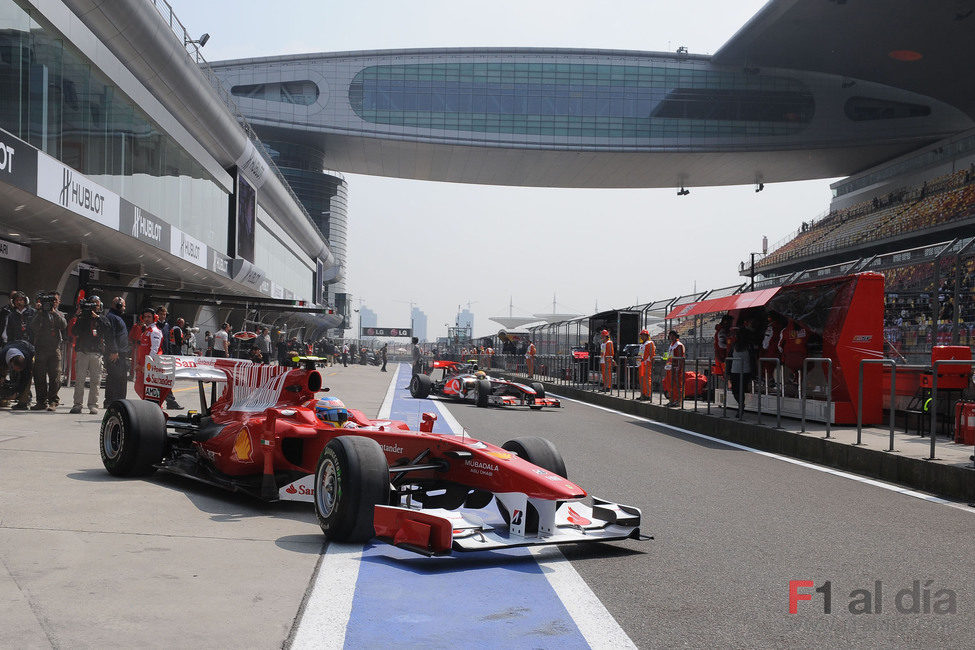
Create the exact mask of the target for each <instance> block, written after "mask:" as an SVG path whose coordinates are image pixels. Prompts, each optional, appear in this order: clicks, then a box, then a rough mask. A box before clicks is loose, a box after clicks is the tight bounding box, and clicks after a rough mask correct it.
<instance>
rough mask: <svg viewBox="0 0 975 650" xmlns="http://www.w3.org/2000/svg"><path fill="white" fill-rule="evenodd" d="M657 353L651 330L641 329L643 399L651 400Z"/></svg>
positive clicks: (641, 393) (641, 396)
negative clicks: (654, 362) (652, 373)
mask: <svg viewBox="0 0 975 650" xmlns="http://www.w3.org/2000/svg"><path fill="white" fill-rule="evenodd" d="M656 354H657V346H656V344H654V342H653V341H651V340H650V332H648V331H647V330H641V331H640V397H638V398H637V399H639V400H641V401H644V402H646V401H649V400H650V375H651V372H652V370H653V358H654V356H656Z"/></svg>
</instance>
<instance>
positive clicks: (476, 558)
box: [345, 364, 589, 649]
mask: <svg viewBox="0 0 975 650" xmlns="http://www.w3.org/2000/svg"><path fill="white" fill-rule="evenodd" d="M409 381H410V367H409V366H408V365H406V364H400V371H399V373H398V376H397V382H396V389H395V392H394V396H393V403H392V408H391V411H390V418H392V419H397V420H403V421H404V422H407V423H408V424H409V425H410V428H414V427H418V425H419V421H420V417H421V414H422V413H423V412H424V411H432V412H435V413H438V412H440V410H441V409H442V408H443V407H442V406H441V405H440V404H436V403H435V402H434V401H432V400H428V399H423V400H418V399H413V398H412V397H411V396H410V393H409V390H408V388H409ZM438 407H439V408H438ZM445 420H446V418H443V417H441V418H438V420H437V422H436V423H435V425H434V431H435V432H437V433H454V432H453V431H452V430H451V429H450V426H449V424H448V423H447V422H446V421H445ZM477 514H478V515H479V516H480V517H482V518H484V519H485V520H486V521H487V522H488V523H494V522H499V523H500V521H501V520H500V515H498V513H497V509H496V508H495V506H494V505H493V504H492V505H491V506H489V507H488V508H486V509H484V510H479V511H477ZM542 571H543V570H542V567H540V566H539V564H538V562H537V561H536V560H535V558H534V557H533V556H532V555H531V553H530V552H529V551H528V550H527V549H525V548H515V549H507V550H504V551H492V552H484V553H458V554H455V555H452V556H449V557H443V558H427V557H423V556H420V555H417V554H415V553H410V552H408V551H404V550H401V549H398V548H396V547H394V546H390V545H388V544H370V545H367V546H366V548H365V549H364V550H363V553H362V560H361V565H360V567H359V575H358V579H357V582H356V588H355V594H354V596H353V601H352V612H351V616H350V619H349V623H348V627H347V628H346V636H345V647H346V648H363V647H383V646H388V645H390V644H391V643H393V644H396V645H399V646H406V647H421V646H422V647H433V648H443V647H451V648H453V647H465V648H496V647H500V646H514V647H532V648H560V649H565V648H588V647H589V644H588V643H586V640H585V638H584V637H583V635H582V633H581V632H580V631H579V628H578V626H577V625H576V624H575V622H574V621H573V620H572V617H571V616H570V614H569V612H568V611H566V608H565V606H564V605H563V604H562V601H561V600H560V599H559V596H558V595H557V594H556V593H555V590H554V589H553V588H552V586H551V584H550V583H549V581H548V579H547V578H546V577H545V575H544V573H543V572H542Z"/></svg>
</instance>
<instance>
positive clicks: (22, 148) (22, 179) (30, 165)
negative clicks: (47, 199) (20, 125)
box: [0, 129, 37, 194]
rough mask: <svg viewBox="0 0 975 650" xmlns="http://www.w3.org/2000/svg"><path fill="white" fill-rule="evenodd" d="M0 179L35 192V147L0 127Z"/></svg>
mask: <svg viewBox="0 0 975 650" xmlns="http://www.w3.org/2000/svg"><path fill="white" fill-rule="evenodd" d="M0 180H2V181H3V182H4V183H10V184H11V185H13V186H15V187H19V188H20V189H22V190H24V191H26V192H30V193H31V194H37V149H35V148H34V147H32V146H30V145H29V144H27V143H26V142H24V141H23V140H21V139H20V138H18V137H16V136H14V135H11V134H10V133H7V132H6V131H4V130H3V129H0Z"/></svg>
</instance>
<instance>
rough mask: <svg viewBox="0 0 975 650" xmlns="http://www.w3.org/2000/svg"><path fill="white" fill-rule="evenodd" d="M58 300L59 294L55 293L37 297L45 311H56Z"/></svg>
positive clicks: (47, 292) (48, 292) (46, 293)
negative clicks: (55, 306)
mask: <svg viewBox="0 0 975 650" xmlns="http://www.w3.org/2000/svg"><path fill="white" fill-rule="evenodd" d="M57 299H58V294H56V293H54V292H53V291H46V292H44V293H42V294H40V295H39V296H37V302H38V303H39V304H40V306H41V309H42V310H43V311H54V303H55V302H56V301H57Z"/></svg>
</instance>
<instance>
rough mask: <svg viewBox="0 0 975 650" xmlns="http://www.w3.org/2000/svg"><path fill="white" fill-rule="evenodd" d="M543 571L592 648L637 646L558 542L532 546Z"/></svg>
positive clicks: (532, 550) (530, 549)
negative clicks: (556, 544) (553, 544)
mask: <svg viewBox="0 0 975 650" xmlns="http://www.w3.org/2000/svg"><path fill="white" fill-rule="evenodd" d="M528 550H529V551H531V554H532V555H533V556H534V557H535V561H536V562H538V564H539V566H540V567H541V569H542V573H543V574H544V575H545V578H546V579H547V580H548V583H549V584H550V585H551V586H552V590H553V591H555V593H556V595H558V597H559V600H561V601H562V604H563V605H564V606H565V609H566V611H567V612H569V616H570V617H572V620H573V621H574V622H575V624H576V626H577V627H578V628H579V632H580V633H582V636H583V637H584V638H585V639H586V643H588V644H589V647H590V648H635V647H636V645H635V644H634V643H633V641H631V640H630V637H628V636H627V635H626V632H624V631H623V628H621V627H620V626H619V624H618V623H617V622H616V619H615V618H613V615H612V614H610V613H609V611H608V610H607V609H606V606H605V605H603V603H602V601H600V600H599V598H597V597H596V594H594V593H593V591H592V589H590V588H589V585H587V584H586V581H585V580H583V579H582V576H580V575H579V573H578V572H577V571H576V570H575V567H573V566H572V563H571V562H569V561H568V560H567V559H565V556H564V555H562V551H560V550H559V547H558V546H529V547H528Z"/></svg>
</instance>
